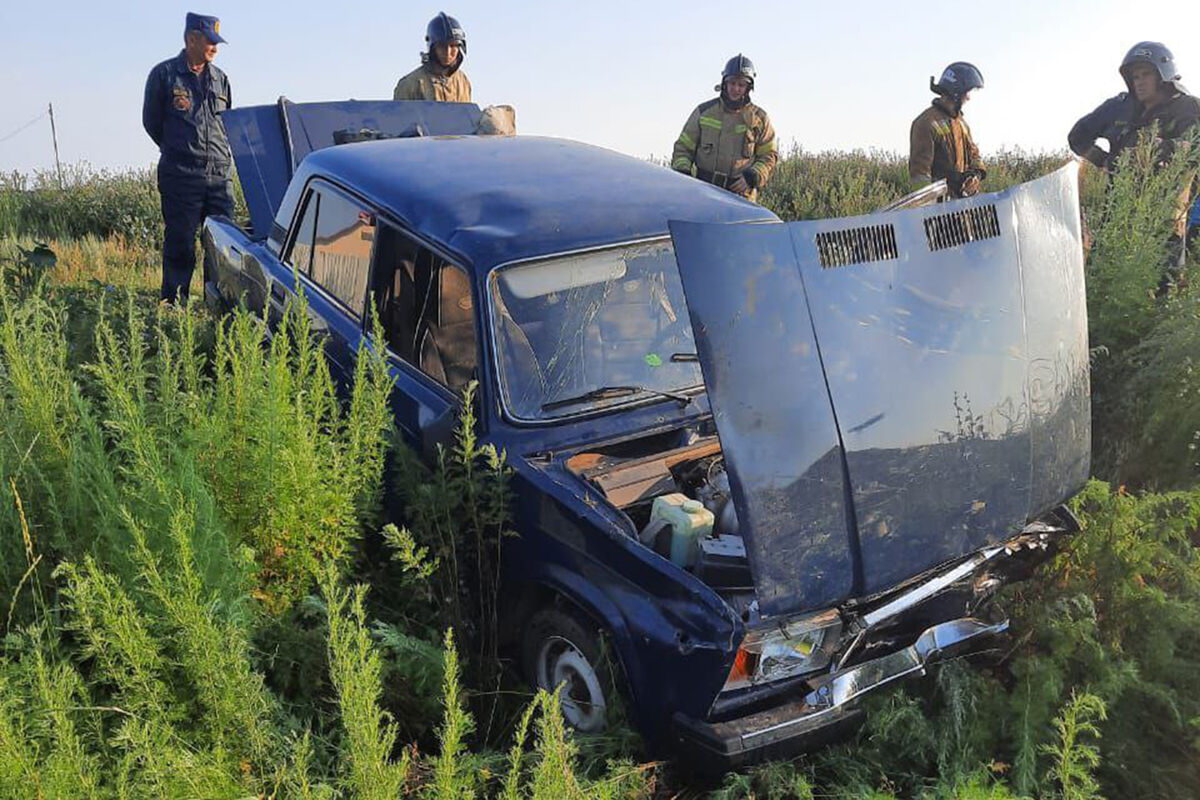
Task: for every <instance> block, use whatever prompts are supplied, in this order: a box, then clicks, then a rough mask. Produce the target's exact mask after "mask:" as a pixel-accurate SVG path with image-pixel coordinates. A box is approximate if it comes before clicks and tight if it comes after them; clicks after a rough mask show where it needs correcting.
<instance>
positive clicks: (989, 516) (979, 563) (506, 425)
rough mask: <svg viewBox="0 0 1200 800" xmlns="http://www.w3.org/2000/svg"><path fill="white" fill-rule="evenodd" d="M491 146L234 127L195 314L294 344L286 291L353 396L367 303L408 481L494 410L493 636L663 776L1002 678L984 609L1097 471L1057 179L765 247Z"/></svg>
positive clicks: (617, 175) (376, 113)
mask: <svg viewBox="0 0 1200 800" xmlns="http://www.w3.org/2000/svg"><path fill="white" fill-rule="evenodd" d="M479 117H480V111H479V109H478V108H477V107H475V106H474V105H470V104H447V103H441V104H437V103H421V102H402V103H390V102H345V103H321V104H311V105H293V104H290V103H288V102H287V101H285V100H281V101H280V104H279V105H278V106H262V107H253V108H244V109H237V110H234V111H229V112H226V113H225V114H224V115H223V119H224V123H225V126H226V129H227V131H228V133H229V138H230V141H231V143H232V147H233V150H234V153H235V158H236V161H237V167H238V175H239V179H240V180H241V183H242V187H243V189H244V193H245V196H246V200H247V204H248V207H249V210H250V216H251V225H250V229H249V230H244V229H243V228H241V227H239V226H237V225H235V224H234V223H233V222H231V221H230V220H228V219H223V218H211V219H209V220H208V221H207V222H206V224H205V228H204V246H205V252H206V258H205V291H206V296H207V298H208V300H209V301H210V302H211V303H212V304H213V305H215V306H224V307H229V306H232V305H234V304H236V303H239V302H244V303H248V304H249V305H250V306H251V307H252V308H254V309H257V310H258V311H260V312H261V313H262V314H263V315H264V316H265V317H266V318H267V319H268V320H277V319H278V317H279V315H281V314H282V310H283V307H284V305H285V303H286V302H287V301H288V298H290V297H291V296H293V295H295V294H296V293H297V291H298V290H299V289H300V288H301V287H303V290H304V293H305V295H306V297H307V299H308V303H309V306H310V313H311V314H312V315H313V318H314V322H315V323H316V324H317V326H318V327H319V328H320V329H321V330H322V331H323V332H324V333H325V334H326V336H325V341H326V348H327V352H328V355H329V358H330V361H331V364H332V365H333V369H334V370H335V372H336V373H338V374H340V375H341V376H343V377H344V378H346V379H348V378H349V376H351V375H352V373H353V359H354V358H355V353H356V352H357V350H358V348H359V345H360V343H362V342H363V339H364V336H369V334H368V333H367V332H365V331H364V325H365V320H366V319H367V317H368V313H369V309H368V304H374V307H375V310H376V311H378V313H379V315H380V318H381V320H382V322H383V332H384V336H385V338H386V341H385V342H374V343H373V345H374V346H376V347H382V348H384V349H385V350H386V353H387V358H388V360H389V363H390V366H391V370H392V374H393V376H394V378H395V384H396V386H395V393H394V398H393V407H394V409H395V419H396V423H397V426H398V427H399V429H400V430H401V431H402V433H403V435H404V437H405V438H406V439H407V441H408V443H409V444H411V445H412V447H414V448H416V449H417V450H418V451H420V452H423V453H431V452H432V451H433V450H434V448H435V447H436V445H438V444H439V443H443V444H444V443H447V442H448V440H449V436H450V435H451V433H452V431H453V426H454V421H455V418H456V416H457V414H458V411H459V404H460V403H461V399H460V398H461V390H462V388H463V387H464V386H465V385H466V384H467V383H468V382H469V381H472V380H475V381H478V385H479V390H478V395H477V402H478V404H479V407H478V413H479V427H480V434H481V436H482V437H483V438H484V439H485V440H486V441H490V442H493V443H495V445H496V446H497V447H498V448H503V449H504V450H505V451H506V452H507V454H508V459H509V462H510V465H511V467H512V469H513V470H514V473H515V477H514V481H513V484H512V486H513V492H514V519H515V523H514V524H515V528H516V530H517V532H518V533H519V536H517V537H513V538H512V539H511V540H509V541H507V542H506V543H505V547H506V548H507V549H506V551H505V553H504V557H503V564H504V573H503V575H502V586H503V588H502V593H501V597H502V598H503V608H502V613H503V617H504V619H503V620H502V630H503V631H504V632H505V633H506V635H507V636H508V638H509V640H510V641H509V643H510V644H511V645H512V647H513V648H514V651H515V652H519V653H520V654H521V661H522V664H523V666H524V669H525V671H526V673H527V676H528V678H529V680H530V681H531V683H533V684H535V685H538V686H542V687H547V688H552V687H554V686H556V685H560V684H565V688H564V692H563V709H564V713H565V715H566V718H567V720H568V721H569V722H570V723H571V724H572V725H573V726H574V727H576V728H578V729H580V730H583V731H595V730H600V729H602V728H603V727H604V725H605V723H606V714H607V712H608V708H609V706H610V705H611V703H612V702H613V695H612V692H613V691H614V688H613V684H612V682H611V680H610V677H611V673H610V672H609V671H608V670H606V669H605V666H604V664H602V663H601V651H602V647H601V642H602V640H606V641H607V642H608V643H609V644H608V652H610V653H611V654H612V655H613V656H615V661H616V662H617V664H618V665H619V668H620V673H621V675H622V676H623V681H621V683H622V685H623V686H624V687H625V690H626V691H627V698H626V700H627V706H628V708H629V709H630V711H631V714H632V717H633V720H634V722H635V724H636V725H637V726H638V728H639V729H640V730H641V731H642V733H643V734H644V735H645V736H646V738H647V741H648V742H649V743H650V745H651V747H652V748H654V749H655V750H658V751H667V752H670V753H673V754H675V755H676V756H677V757H680V758H683V759H687V760H690V761H692V762H693V763H695V764H697V765H699V766H701V767H702V768H705V769H707V770H723V769H729V768H736V767H739V766H742V765H746V764H750V763H753V762H756V761H760V760H763V759H766V758H772V757H779V756H785V755H790V754H794V753H797V752H800V751H803V750H807V749H812V748H814V747H817V746H819V745H821V744H822V743H824V742H827V741H829V740H831V739H833V738H835V737H838V736H841V735H843V734H844V733H845V732H847V731H848V730H851V729H852V728H853V727H854V726H855V725H857V724H858V723H859V722H860V721H861V717H862V711H861V709H860V707H859V705H860V704H859V700H860V698H861V697H862V696H863V695H865V694H867V693H870V692H872V691H874V690H876V689H879V688H880V687H883V686H885V685H888V684H891V683H893V682H896V681H898V680H899V679H901V678H905V677H908V676H914V675H920V674H923V673H924V671H925V670H926V669H927V668H928V667H929V666H930V665H932V664H933V663H934V662H936V661H939V660H943V659H947V658H958V657H963V656H969V655H973V654H978V653H983V652H986V651H988V650H991V649H994V648H995V647H996V646H997V645H998V640H1000V639H1002V637H1003V635H1004V633H1005V630H1006V628H1007V622H1006V621H1005V620H1004V619H1002V618H1001V617H999V616H997V615H996V613H995V612H994V610H993V609H992V608H991V605H990V604H989V599H990V598H991V597H992V596H993V595H994V593H995V592H996V590H997V589H998V588H999V587H1000V586H1002V585H1004V584H1005V583H1006V582H1008V581H1011V580H1017V579H1021V578H1024V577H1027V576H1028V575H1029V573H1030V571H1031V569H1032V568H1033V567H1034V566H1036V565H1037V564H1038V563H1040V562H1041V561H1043V560H1045V559H1046V558H1047V557H1048V555H1049V554H1050V553H1052V552H1053V551H1054V549H1055V546H1056V544H1057V543H1058V542H1059V541H1060V540H1061V539H1062V537H1064V536H1067V535H1069V534H1070V533H1071V532H1073V531H1075V530H1077V529H1078V526H1077V523H1076V521H1075V520H1074V519H1073V517H1072V516H1071V514H1070V513H1069V511H1067V510H1066V508H1065V507H1064V506H1063V503H1064V502H1065V501H1066V500H1067V499H1069V498H1070V497H1071V496H1072V495H1074V494H1075V493H1076V492H1078V491H1079V489H1080V488H1081V487H1082V486H1083V484H1084V482H1085V480H1086V478H1087V475H1088V470H1089V459H1090V422H1089V420H1090V407H1089V402H1090V401H1089V389H1088V351H1087V319H1086V308H1085V304H1084V285H1083V256H1082V248H1081V236H1080V215H1079V201H1078V196H1077V191H1076V176H1075V174H1074V172H1073V170H1074V167H1073V166H1066V167H1064V168H1063V169H1062V170H1060V171H1058V172H1056V173H1053V174H1051V175H1048V176H1046V177H1044V178H1041V179H1039V180H1037V181H1033V182H1031V183H1028V184H1023V185H1021V186H1018V187H1014V188H1013V189H1010V190H1007V191H1005V192H1001V193H999V194H991V195H983V196H979V197H975V198H971V199H966V200H959V201H954V202H945V203H937V204H929V205H920V202H921V199H920V198H914V199H912V200H910V201H908V202H905V203H901V204H899V205H898V206H897V207H896V208H895V209H893V210H887V211H881V212H879V213H876V214H872V215H868V216H865V217H858V218H847V219H831V220H821V221H813V222H800V223H789V224H783V223H781V222H780V221H779V219H778V218H777V217H775V215H774V214H772V213H771V212H770V211H768V210H766V209H764V208H762V207H760V206H757V205H754V204H751V203H748V202H745V201H743V200H741V199H740V198H738V197H736V196H734V195H732V194H730V193H727V192H725V191H722V190H720V189H717V188H715V187H713V186H710V185H707V184H705V183H702V182H700V181H697V180H694V179H691V178H688V177H686V176H683V175H680V174H677V173H675V172H672V171H670V170H668V169H665V168H663V167H660V166H657V165H654V164H652V163H648V162H644V161H639V160H637V159H633V158H629V157H626V156H623V155H619V154H617V153H613V152H611V151H608V150H604V149H601V148H598V147H593V146H589V145H586V144H580V143H577V142H573V141H566V140H562V139H552V138H540V137H529V136H484V135H476V134H475V130H476V125H477V122H478V120H479ZM916 206H919V207H916ZM297 282H298V283H297ZM298 284H299V285H298Z"/></svg>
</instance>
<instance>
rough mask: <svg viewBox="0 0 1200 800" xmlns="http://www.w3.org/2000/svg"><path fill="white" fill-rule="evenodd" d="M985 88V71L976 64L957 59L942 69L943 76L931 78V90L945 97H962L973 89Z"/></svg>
mask: <svg viewBox="0 0 1200 800" xmlns="http://www.w3.org/2000/svg"><path fill="white" fill-rule="evenodd" d="M982 88H983V73H982V72H980V71H979V68H978V67H976V66H975V65H974V64H968V63H967V62H966V61H955V62H954V63H953V64H951V65H950V66H948V67H946V68H945V69H944V70H942V77H940V78H938V79H937V80H936V81H934V79H933V78H932V77H931V78H930V79H929V90H930V91H932V92H933V93H934V94H940V95H942V96H943V97H951V98H961V97H963V96H964V95H966V93H967V92H969V91H971V90H972V89H982Z"/></svg>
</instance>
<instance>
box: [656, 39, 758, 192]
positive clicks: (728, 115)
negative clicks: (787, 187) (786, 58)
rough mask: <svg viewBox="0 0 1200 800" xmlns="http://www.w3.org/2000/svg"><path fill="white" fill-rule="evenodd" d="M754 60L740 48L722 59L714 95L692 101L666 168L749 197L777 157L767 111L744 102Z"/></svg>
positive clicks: (752, 86)
mask: <svg viewBox="0 0 1200 800" xmlns="http://www.w3.org/2000/svg"><path fill="white" fill-rule="evenodd" d="M754 77H755V71H754V64H753V63H751V61H750V59H748V58H746V57H745V56H744V55H741V54H740V53H739V54H738V55H736V56H734V57H733V58H731V59H729V62H728V63H727V64H726V65H725V69H724V71H723V72H722V73H721V84H720V85H719V86H717V87H715V88H716V90H717V91H719V92H720V93H721V94H720V96H719V97H716V98H713V99H712V100H707V101H705V102H703V103H701V104H700V105H699V106H697V107H696V110H695V111H693V112H692V115H691V116H690V117H688V120H687V122H686V123H685V124H684V126H683V130H682V131H681V132H680V134H679V138H678V139H676V140H675V147H674V151H673V153H672V155H671V168H672V169H674V170H676V171H678V172H682V173H684V174H685V175H694V176H695V177H697V178H699V179H700V180H702V181H706V182H707V183H712V184H715V185H717V186H720V187H721V188H722V189H727V190H729V191H730V192H733V193H734V194H737V195H741V196H742V197H745V198H746V199H747V200H755V199H756V198H757V197H758V192H759V190H760V189H762V188H763V187H764V186H765V185H766V183H767V180H768V179H769V178H770V177H771V171H772V170H774V169H775V164H776V162H778V161H779V153H778V152H777V151H776V149H775V129H774V128H773V127H771V119H770V117H768V116H767V112H765V111H763V110H762V109H761V108H759V107H758V106H756V105H754V103H752V102H750V92H751V91H753V90H754Z"/></svg>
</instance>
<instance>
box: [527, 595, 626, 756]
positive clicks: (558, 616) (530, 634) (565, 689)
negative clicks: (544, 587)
mask: <svg viewBox="0 0 1200 800" xmlns="http://www.w3.org/2000/svg"><path fill="white" fill-rule="evenodd" d="M521 651H522V665H523V666H524V669H525V675H526V677H528V678H529V680H530V682H531V683H533V685H534V687H535V688H538V689H545V690H546V691H548V692H553V691H554V690H555V689H556V688H558V687H559V686H561V687H562V688H561V689H560V691H559V701H560V703H561V707H562V713H563V719H564V720H565V721H566V723H567V724H568V725H570V726H571V727H572V728H575V729H576V730H578V731H581V732H583V733H596V732H598V731H602V730H604V728H605V724H606V716H607V713H608V700H609V698H610V697H611V694H612V687H613V682H612V677H611V670H610V669H609V668H608V666H607V665H606V664H605V663H603V661H602V659H601V654H600V639H599V636H598V635H597V632H596V631H595V629H594V627H592V626H590V625H587V624H584V623H583V622H582V621H581V620H580V619H578V618H577V617H576V616H575V615H574V614H570V613H567V612H565V611H563V610H562V609H560V608H543V609H542V610H541V611H538V612H537V613H535V614H534V615H533V616H532V617H531V618H530V619H529V622H528V624H527V625H526V626H525V633H524V636H523V639H522V646H521Z"/></svg>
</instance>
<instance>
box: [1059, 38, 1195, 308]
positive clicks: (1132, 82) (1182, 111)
mask: <svg viewBox="0 0 1200 800" xmlns="http://www.w3.org/2000/svg"><path fill="white" fill-rule="evenodd" d="M1119 71H1120V73H1121V78H1122V79H1123V80H1124V81H1125V88H1126V89H1128V91H1125V92H1121V93H1120V94H1118V95H1116V96H1114V97H1110V98H1109V99H1107V100H1105V101H1104V102H1103V103H1101V104H1100V105H1099V106H1098V107H1097V108H1096V109H1095V110H1094V111H1092V112H1091V113H1090V114H1087V115H1086V116H1084V117H1083V118H1081V119H1080V120H1079V121H1078V122H1076V123H1075V125H1074V127H1072V128H1071V132H1070V133H1068V134H1067V143H1068V144H1069V145H1070V146H1071V150H1072V151H1074V152H1075V154H1076V155H1078V156H1080V157H1081V158H1084V159H1086V160H1088V161H1090V162H1091V163H1092V164H1095V165H1096V166H1098V167H1100V168H1102V169H1105V170H1107V171H1108V172H1110V173H1111V172H1113V171H1114V170H1115V169H1116V168H1117V160H1118V158H1119V157H1120V155H1121V153H1122V152H1123V151H1124V150H1126V149H1128V148H1130V147H1133V146H1136V145H1137V143H1138V139H1139V137H1140V136H1141V134H1142V132H1143V131H1145V130H1148V129H1149V128H1151V127H1152V126H1157V127H1156V136H1157V148H1158V152H1157V153H1156V159H1155V160H1156V162H1157V163H1164V162H1166V161H1168V160H1169V159H1170V158H1171V157H1172V155H1173V154H1174V152H1175V148H1176V146H1177V143H1178V142H1180V141H1181V140H1183V139H1185V137H1187V135H1188V134H1189V133H1190V132H1192V131H1194V130H1195V129H1196V126H1197V124H1198V123H1200V100H1197V98H1195V97H1193V96H1192V95H1190V94H1188V92H1187V90H1186V89H1184V88H1183V85H1182V84H1181V83H1180V82H1179V81H1180V75H1179V70H1178V69H1177V68H1176V66H1175V57H1174V56H1173V55H1172V54H1171V51H1170V50H1168V49H1167V47H1166V45H1164V44H1162V43H1161V42H1138V43H1137V44H1135V45H1134V46H1133V47H1131V48H1130V49H1129V52H1128V53H1126V54H1125V58H1124V59H1123V60H1122V61H1121V66H1120V70H1119ZM1100 139H1104V140H1106V141H1107V142H1108V150H1105V149H1103V148H1102V147H1100V146H1099V145H1097V144H1096V143H1097V141H1099V140H1100ZM1191 189H1192V187H1191V184H1189V185H1187V186H1180V187H1179V189H1178V191H1179V192H1180V196H1179V202H1178V206H1177V215H1176V219H1175V227H1174V229H1173V230H1172V232H1171V237H1170V239H1169V241H1168V242H1167V251H1168V252H1167V257H1166V258H1167V263H1166V265H1165V266H1166V268H1167V269H1166V272H1165V273H1164V277H1163V283H1162V285H1160V287H1159V291H1160V293H1163V292H1165V291H1166V289H1167V288H1169V286H1170V284H1171V283H1173V282H1174V281H1175V280H1177V279H1178V277H1179V275H1180V272H1179V270H1180V268H1181V267H1182V265H1183V262H1184V260H1185V258H1186V252H1185V249H1184V239H1185V234H1186V231H1187V225H1188V218H1187V217H1188V214H1187V212H1188V206H1189V201H1190V196H1191Z"/></svg>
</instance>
